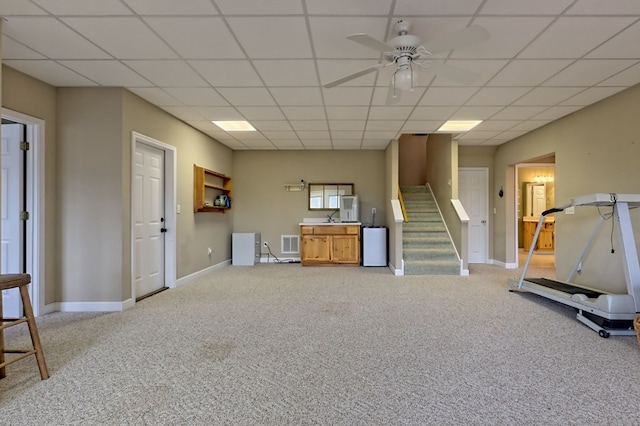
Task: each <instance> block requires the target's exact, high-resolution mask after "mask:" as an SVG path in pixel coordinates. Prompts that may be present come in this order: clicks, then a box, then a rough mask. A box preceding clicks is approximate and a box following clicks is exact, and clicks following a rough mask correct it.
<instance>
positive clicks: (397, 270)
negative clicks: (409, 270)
mask: <svg viewBox="0 0 640 426" xmlns="http://www.w3.org/2000/svg"><path fill="white" fill-rule="evenodd" d="M401 262H402V265H403V267H402V268H396V267H395V265H394V264H393V263H391V262H389V269H391V272H392V273H393V275H395V276H396V277H402V276H404V261H401Z"/></svg>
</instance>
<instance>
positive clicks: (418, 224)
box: [400, 186, 460, 275]
mask: <svg viewBox="0 0 640 426" xmlns="http://www.w3.org/2000/svg"><path fill="white" fill-rule="evenodd" d="M400 190H401V193H402V199H403V201H404V207H405V211H406V213H407V218H408V222H407V223H405V224H404V225H403V232H402V239H403V240H402V246H403V258H404V273H405V274H406V275H460V260H459V259H458V255H457V254H456V252H455V249H454V248H453V244H452V242H451V239H450V237H449V234H448V233H447V230H446V227H445V226H444V222H443V220H442V217H441V216H440V211H439V210H438V205H437V204H436V202H435V200H434V199H433V196H432V195H431V192H430V191H429V190H428V189H427V187H426V186H412V187H403V188H401V189H400Z"/></svg>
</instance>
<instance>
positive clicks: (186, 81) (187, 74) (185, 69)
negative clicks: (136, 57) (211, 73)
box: [124, 60, 207, 87]
mask: <svg viewBox="0 0 640 426" xmlns="http://www.w3.org/2000/svg"><path fill="white" fill-rule="evenodd" d="M124 63H125V64H126V65H127V66H128V67H131V68H132V69H133V70H135V71H136V72H137V73H138V74H140V75H142V76H143V77H144V78H146V79H147V80H150V81H151V82H153V83H154V84H156V85H158V86H161V87H206V86H207V83H206V82H205V81H204V80H203V79H202V78H200V76H199V75H198V74H196V72H195V71H193V69H191V68H190V67H189V66H188V65H187V64H186V63H184V62H182V61H173V60H163V61H146V60H143V61H133V60H131V61H124Z"/></svg>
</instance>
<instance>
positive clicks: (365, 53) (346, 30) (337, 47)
mask: <svg viewBox="0 0 640 426" xmlns="http://www.w3.org/2000/svg"><path fill="white" fill-rule="evenodd" d="M309 26H310V28H311V38H312V40H313V47H314V50H315V53H316V56H317V57H318V58H320V59H324V58H328V59H337V58H345V59H364V58H366V59H372V60H377V59H378V58H380V53H379V52H378V51H376V50H373V49H371V48H369V47H366V46H363V45H361V44H359V43H356V42H353V41H351V40H349V39H347V38H346V37H347V36H348V35H350V34H354V33H366V34H369V35H370V36H371V37H373V38H376V39H378V40H380V41H384V36H385V28H386V26H387V19H386V18H378V17H372V18H361V17H335V16H334V17H330V18H329V17H327V18H325V17H310V18H309ZM372 65H373V64H372Z"/></svg>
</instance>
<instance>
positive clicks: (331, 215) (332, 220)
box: [327, 209, 340, 223]
mask: <svg viewBox="0 0 640 426" xmlns="http://www.w3.org/2000/svg"><path fill="white" fill-rule="evenodd" d="M339 211H340V209H338V210H336V211H334V212H333V213H331V214H328V215H327V222H329V223H331V222H335V219H334V218H333V215H334V214H336V213H338V212H339Z"/></svg>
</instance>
